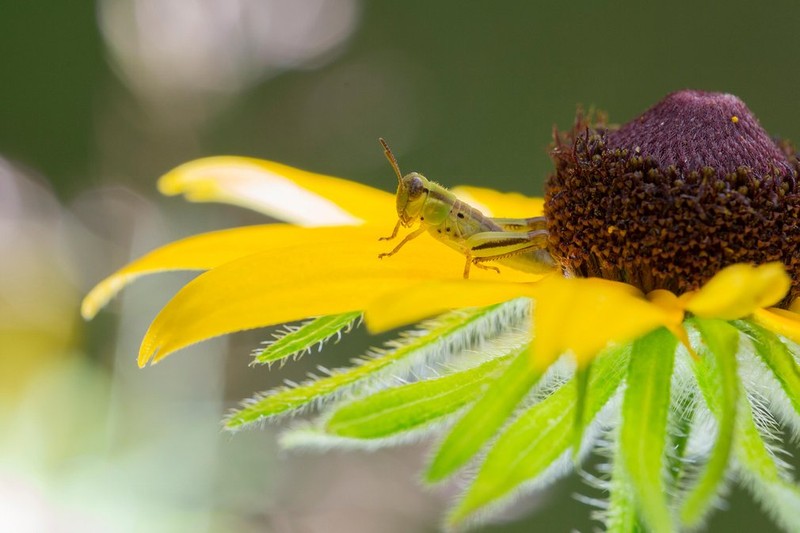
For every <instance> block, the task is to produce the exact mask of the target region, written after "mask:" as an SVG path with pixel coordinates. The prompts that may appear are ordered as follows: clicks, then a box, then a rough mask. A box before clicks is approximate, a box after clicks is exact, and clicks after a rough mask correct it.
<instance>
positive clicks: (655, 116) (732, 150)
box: [606, 90, 792, 176]
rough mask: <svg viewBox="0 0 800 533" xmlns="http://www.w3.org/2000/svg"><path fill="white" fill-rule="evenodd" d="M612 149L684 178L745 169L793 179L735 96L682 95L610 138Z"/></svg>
mask: <svg viewBox="0 0 800 533" xmlns="http://www.w3.org/2000/svg"><path fill="white" fill-rule="evenodd" d="M606 141H607V144H608V147H609V148H627V149H628V150H631V151H639V152H640V153H641V155H643V156H645V157H652V158H653V159H654V160H656V161H657V162H658V163H659V165H660V166H662V167H667V166H670V165H674V166H675V167H676V168H677V169H678V170H679V171H681V172H683V173H687V172H692V171H699V170H702V169H703V168H704V167H712V168H714V169H715V170H716V171H717V173H718V174H720V175H725V174H729V173H731V172H735V171H736V169H737V168H739V167H740V166H747V167H750V168H751V169H752V170H753V171H754V172H756V173H757V174H760V175H763V174H767V173H776V172H775V171H777V173H779V174H780V175H782V176H787V175H789V174H791V172H792V167H791V165H790V163H789V161H788V160H787V157H786V155H785V154H784V153H783V152H782V151H781V150H780V148H778V146H776V144H775V143H774V142H773V141H772V139H771V138H770V136H769V134H768V133H767V132H766V131H764V129H763V128H762V127H761V124H759V122H758V119H756V117H755V116H754V115H753V113H752V112H751V111H750V110H749V109H748V108H747V106H746V105H745V104H744V102H742V101H741V100H740V99H739V98H737V97H736V96H734V95H732V94H722V93H709V92H704V91H690V90H685V91H679V92H675V93H672V94H670V95H668V96H667V97H666V98H664V99H663V100H661V101H660V102H659V103H657V104H656V105H654V106H653V107H651V108H650V109H648V110H647V111H645V112H644V113H643V114H642V115H641V116H639V117H638V118H636V119H634V120H632V121H630V122H628V123H627V124H625V125H624V126H622V127H621V128H620V129H618V130H616V131H611V132H609V133H608V135H607V137H606Z"/></svg>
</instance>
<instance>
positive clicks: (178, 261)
mask: <svg viewBox="0 0 800 533" xmlns="http://www.w3.org/2000/svg"><path fill="white" fill-rule="evenodd" d="M297 231H298V228H297V227H295V226H287V225H283V224H270V225H263V226H246V227H242V228H235V229H229V230H222V231H213V232H210V233H204V234H201V235H194V236H192V237H188V238H186V239H181V240H179V241H175V242H173V243H170V244H167V245H165V246H162V247H161V248H157V249H156V250H153V251H152V252H150V253H148V254H146V255H144V256H142V257H140V258H139V259H137V260H135V261H133V262H131V263H129V264H128V265H126V266H125V267H123V268H121V269H120V270H118V271H117V272H115V273H114V274H112V275H111V276H109V277H107V278H106V279H104V280H103V281H101V282H100V283H98V284H97V285H96V286H95V287H94V288H93V289H92V290H91V291H90V292H89V294H87V295H86V297H85V298H84V299H83V303H82V304H81V315H83V317H84V318H86V319H87V320H88V319H91V318H92V317H94V316H95V315H96V314H97V312H98V311H99V310H100V309H101V308H102V307H103V306H104V305H106V304H107V303H108V301H109V300H111V298H113V297H114V296H115V295H116V294H117V293H118V292H119V291H120V290H122V289H123V288H124V287H125V286H126V285H128V284H129V283H131V282H132V281H133V280H135V279H136V278H138V277H139V276H143V275H146V274H153V273H156V272H166V271H170V270H208V269H210V268H214V267H216V266H219V265H222V264H224V263H227V262H229V261H233V260H234V259H238V258H240V257H242V256H245V255H250V254H252V253H255V252H257V251H260V250H263V249H265V248H267V247H269V246H271V245H272V243H276V242H284V241H285V240H286V239H287V238H291V236H292V235H294V234H296V233H297Z"/></svg>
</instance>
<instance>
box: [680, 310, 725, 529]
mask: <svg viewBox="0 0 800 533" xmlns="http://www.w3.org/2000/svg"><path fill="white" fill-rule="evenodd" d="M692 323H693V324H694V326H695V327H696V328H697V329H698V331H699V332H700V336H701V338H702V339H703V341H704V344H705V346H701V347H700V349H699V350H698V352H699V354H700V356H701V359H700V360H698V361H695V363H694V366H695V367H698V366H703V367H706V368H705V372H704V373H705V374H706V375H707V377H705V378H704V380H705V381H706V383H707V385H706V387H707V388H709V392H711V393H712V394H710V395H709V396H708V398H707V403H708V405H709V409H710V410H711V412H712V413H713V414H714V416H715V417H716V419H717V425H718V427H719V430H718V432H717V441H716V444H715V445H714V450H713V451H712V452H711V457H709V459H708V462H707V463H706V465H705V468H704V470H703V473H702V474H701V476H700V478H699V480H698V481H697V483H696V484H695V485H694V487H693V488H692V490H691V491H690V492H689V493H688V494H687V496H686V498H685V500H684V502H683V505H682V506H681V510H680V517H681V520H682V521H683V523H684V524H685V525H686V526H688V527H690V528H693V527H696V526H697V525H698V524H699V523H700V521H701V520H702V519H703V517H704V516H705V514H706V513H707V512H708V510H709V509H710V507H711V504H712V503H713V502H714V499H715V498H716V496H717V493H718V492H719V489H720V487H722V484H723V481H724V480H725V472H726V471H727V469H728V463H729V461H730V456H731V449H732V444H733V433H734V426H735V424H736V406H737V403H738V397H739V377H738V376H737V374H736V353H737V351H738V349H739V332H738V331H737V330H736V329H735V328H734V327H733V326H731V325H730V324H728V323H727V322H724V321H722V320H711V319H708V320H704V319H699V318H697V319H694V320H693V321H692Z"/></svg>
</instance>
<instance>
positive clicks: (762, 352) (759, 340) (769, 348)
mask: <svg viewBox="0 0 800 533" xmlns="http://www.w3.org/2000/svg"><path fill="white" fill-rule="evenodd" d="M733 325H734V326H736V327H737V328H739V329H740V330H741V331H743V332H744V333H745V334H746V335H747V336H748V337H749V338H750V340H752V341H753V346H754V347H755V349H756V354H758V356H759V357H760V358H761V360H762V361H763V362H764V364H766V365H767V367H768V368H769V369H770V370H772V373H773V374H774V375H775V378H776V379H777V380H778V383H780V385H781V388H783V392H784V393H786V396H787V398H788V399H789V403H791V404H792V407H793V408H794V411H795V413H797V414H798V415H800V367H799V366H798V364H797V361H796V360H795V358H794V356H793V355H792V353H791V352H790V351H789V348H788V347H787V346H786V345H785V344H784V343H783V342H781V340H780V339H779V338H778V336H777V335H775V334H774V333H772V332H771V331H769V330H766V329H764V328H762V327H761V326H759V325H757V324H754V323H752V322H749V321H747V320H737V321H735V322H734V323H733Z"/></svg>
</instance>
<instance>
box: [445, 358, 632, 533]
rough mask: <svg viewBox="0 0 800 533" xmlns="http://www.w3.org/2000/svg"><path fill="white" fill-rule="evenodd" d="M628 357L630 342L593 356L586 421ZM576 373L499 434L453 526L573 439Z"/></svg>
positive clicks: (543, 466) (612, 388)
mask: <svg viewBox="0 0 800 533" xmlns="http://www.w3.org/2000/svg"><path fill="white" fill-rule="evenodd" d="M629 357H630V345H627V346H617V347H614V348H610V349H607V350H605V351H604V352H603V353H602V354H601V355H599V356H598V357H597V359H596V360H595V362H594V363H593V366H592V373H591V377H590V379H589V383H588V386H587V391H586V400H585V404H584V406H585V408H584V413H585V417H584V420H586V421H587V422H586V423H587V424H588V422H590V421H591V420H593V419H594V417H595V416H597V413H598V412H599V411H600V409H602V408H603V406H605V405H606V404H607V403H608V401H609V400H610V399H611V397H612V396H613V395H614V393H615V392H616V391H617V389H618V388H619V385H620V383H621V382H622V378H623V377H624V368H625V367H626V366H627V364H628V360H629ZM574 381H575V380H574V378H573V379H572V380H570V381H569V382H567V383H565V384H563V385H562V386H561V387H560V388H559V389H558V390H556V391H555V392H554V393H553V394H551V395H550V396H548V397H547V398H545V399H544V400H542V401H541V402H539V403H537V404H535V405H533V406H532V407H529V408H528V409H526V410H525V411H524V412H523V413H522V414H521V415H520V416H519V417H518V418H517V419H516V420H515V421H514V422H513V423H512V424H511V425H509V426H508V427H507V428H506V429H505V430H504V431H503V432H502V434H501V435H500V437H498V439H497V441H496V442H495V443H494V445H493V446H492V447H491V449H490V450H489V451H488V453H487V455H486V459H485V461H484V462H483V464H482V465H481V467H480V470H479V471H478V475H477V477H476V478H475V481H474V482H473V483H472V485H471V486H470V487H469V489H468V490H467V492H466V493H465V494H464V495H463V496H462V498H461V500H460V501H459V502H458V503H457V504H456V506H455V508H454V510H453V511H452V512H451V514H450V515H449V517H448V524H450V525H457V524H458V523H460V522H461V521H463V520H464V519H465V518H467V517H468V516H470V515H471V514H472V513H474V512H476V511H478V510H480V509H481V508H483V507H485V506H487V505H490V504H492V503H493V502H495V501H497V500H500V499H502V498H504V497H507V496H509V495H510V494H511V493H512V492H513V491H514V489H516V488H518V487H519V486H520V485H521V484H522V483H526V482H529V481H533V480H535V478H537V477H538V476H540V475H541V474H542V473H544V472H545V471H546V470H547V469H548V467H550V466H551V465H552V464H553V463H554V462H555V461H556V460H557V459H559V458H560V457H562V456H564V455H565V454H567V453H568V452H569V449H570V446H572V444H573V436H574V425H575V412H576V408H577V402H578V400H577V396H578V393H577V391H578V389H577V387H576V386H575V383H574Z"/></svg>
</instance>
